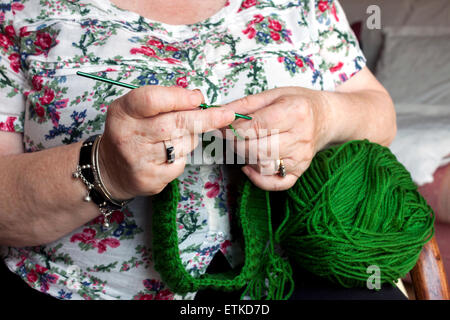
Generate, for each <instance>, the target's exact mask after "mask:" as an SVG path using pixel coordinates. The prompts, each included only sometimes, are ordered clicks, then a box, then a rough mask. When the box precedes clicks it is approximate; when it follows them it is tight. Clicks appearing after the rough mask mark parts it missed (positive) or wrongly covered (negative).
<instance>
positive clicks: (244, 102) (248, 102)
mask: <svg viewBox="0 0 450 320" xmlns="http://www.w3.org/2000/svg"><path fill="white" fill-rule="evenodd" d="M239 104H240V105H241V106H242V107H248V106H250V105H251V99H250V98H249V96H245V97H243V98H241V99H239Z"/></svg>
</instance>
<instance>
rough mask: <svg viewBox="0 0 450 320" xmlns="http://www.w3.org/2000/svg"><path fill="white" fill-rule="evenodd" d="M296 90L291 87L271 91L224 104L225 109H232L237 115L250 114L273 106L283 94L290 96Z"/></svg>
mask: <svg viewBox="0 0 450 320" xmlns="http://www.w3.org/2000/svg"><path fill="white" fill-rule="evenodd" d="M294 90H295V89H294V88H290V87H284V88H282V90H280V89H278V88H275V89H270V90H266V91H263V92H260V93H256V94H252V95H249V96H245V97H242V98H240V99H237V100H234V101H232V102H229V103H227V104H224V105H223V107H224V108H227V109H231V110H233V111H234V112H237V113H242V114H250V113H254V112H255V111H257V110H259V109H261V108H264V107H265V106H267V105H269V104H272V103H273V102H274V101H275V100H276V99H277V98H278V97H280V96H281V95H282V94H289V93H291V92H294Z"/></svg>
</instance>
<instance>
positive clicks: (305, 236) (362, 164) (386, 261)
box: [153, 140, 434, 299]
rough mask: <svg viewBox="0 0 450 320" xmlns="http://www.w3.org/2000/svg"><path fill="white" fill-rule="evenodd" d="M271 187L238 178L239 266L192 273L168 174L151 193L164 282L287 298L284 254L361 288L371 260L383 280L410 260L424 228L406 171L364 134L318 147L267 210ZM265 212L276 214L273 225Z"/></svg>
mask: <svg viewBox="0 0 450 320" xmlns="http://www.w3.org/2000/svg"><path fill="white" fill-rule="evenodd" d="M271 194H272V193H271V192H267V191H263V190H261V189H259V188H257V187H255V186H254V185H253V184H252V183H251V182H250V181H248V180H247V181H246V182H245V183H244V185H243V187H242V189H241V190H240V200H239V210H238V218H239V222H240V227H241V229H242V233H243V239H244V244H245V250H244V252H245V261H244V264H243V266H242V268H241V269H239V270H236V272H235V273H234V274H204V275H202V276H200V277H197V278H194V277H192V276H191V275H190V274H189V273H188V272H187V271H186V270H185V269H184V267H183V264H182V262H181V259H180V255H179V248H178V237H177V229H176V212H177V205H178V202H179V200H180V195H179V191H178V181H177V180H175V181H173V182H171V183H170V184H169V185H168V186H167V187H166V188H165V189H164V191H163V192H161V193H160V194H159V195H158V196H157V197H155V201H154V214H153V259H154V262H155V268H156V270H157V271H158V272H159V273H160V274H161V277H162V279H163V281H164V282H165V283H166V284H167V285H168V286H169V288H170V289H171V290H172V291H174V292H177V293H180V294H184V293H187V292H193V291H197V290H199V289H205V288H214V289H217V290H237V289H240V288H243V287H245V290H244V293H243V296H245V295H249V296H250V297H251V298H252V299H262V298H265V299H287V298H289V296H290V295H291V294H292V291H293V289H294V282H293V279H292V269H291V266H290V264H289V259H290V260H293V261H295V262H296V263H298V264H299V265H301V266H302V267H303V268H305V269H307V270H309V271H310V272H312V273H314V274H316V275H318V276H321V277H325V278H328V279H329V280H331V281H333V282H336V283H339V284H341V285H342V286H345V287H354V286H365V285H366V281H367V279H368V276H369V275H368V274H367V268H368V267H369V266H372V265H375V266H378V267H379V269H380V271H381V279H380V281H381V283H393V282H394V281H396V280H397V279H398V278H401V277H403V276H405V275H406V273H408V272H409V271H410V270H411V269H412V268H413V267H414V265H415V263H416V262H417V259H418V257H419V254H420V251H421V249H422V247H423V245H424V244H425V243H426V242H427V241H428V240H430V239H431V237H432V236H433V234H434V229H433V223H434V213H433V211H432V209H431V208H430V207H429V206H428V205H427V203H426V201H425V200H424V199H423V197H422V196H421V195H420V194H419V193H418V192H417V187H416V185H415V184H414V183H413V181H412V180H411V176H410V174H409V172H408V171H407V170H406V169H405V168H404V167H403V165H402V164H400V163H399V162H398V161H397V160H396V158H395V156H394V155H393V154H392V153H391V152H390V150H389V149H388V148H385V147H382V146H380V145H377V144H374V143H370V142H368V141H366V140H365V141H350V142H347V143H345V144H343V145H341V146H337V147H333V148H330V149H328V150H324V151H322V152H319V153H318V154H317V155H316V157H315V158H314V160H313V161H312V163H311V165H310V167H309V169H308V170H307V171H306V172H305V173H304V174H303V175H302V176H301V178H300V179H299V180H298V181H297V183H296V184H295V185H294V186H293V187H292V188H291V189H289V190H287V191H285V192H283V193H282V195H283V197H282V198H283V199H284V201H283V205H282V207H281V208H271V206H270V197H271ZM272 195H273V194H272ZM272 210H276V212H275V213H274V214H275V215H276V216H279V217H282V219H281V220H282V222H281V224H279V226H278V227H277V228H276V230H273V224H272ZM278 248H281V249H282V250H278ZM281 251H283V254H282V255H281Z"/></svg>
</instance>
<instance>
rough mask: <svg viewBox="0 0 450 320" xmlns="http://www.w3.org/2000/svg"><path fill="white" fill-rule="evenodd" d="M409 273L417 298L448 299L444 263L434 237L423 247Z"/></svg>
mask: <svg viewBox="0 0 450 320" xmlns="http://www.w3.org/2000/svg"><path fill="white" fill-rule="evenodd" d="M410 275H411V279H412V283H413V287H414V291H415V294H416V299H417V300H449V299H450V292H449V287H448V282H447V277H446V275H445V269H444V263H443V262H442V259H441V254H440V252H439V247H438V244H437V242H436V239H435V237H433V238H432V239H431V240H430V241H429V242H428V243H427V244H426V245H425V246H424V247H423V249H422V252H421V253H420V257H419V260H418V261H417V264H416V266H415V267H414V268H413V269H412V270H411V272H410Z"/></svg>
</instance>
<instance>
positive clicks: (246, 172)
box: [241, 167, 249, 176]
mask: <svg viewBox="0 0 450 320" xmlns="http://www.w3.org/2000/svg"><path fill="white" fill-rule="evenodd" d="M241 170H242V172H244V173H245V174H246V175H247V176H248V173H249V169H248V168H247V167H242V168H241Z"/></svg>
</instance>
